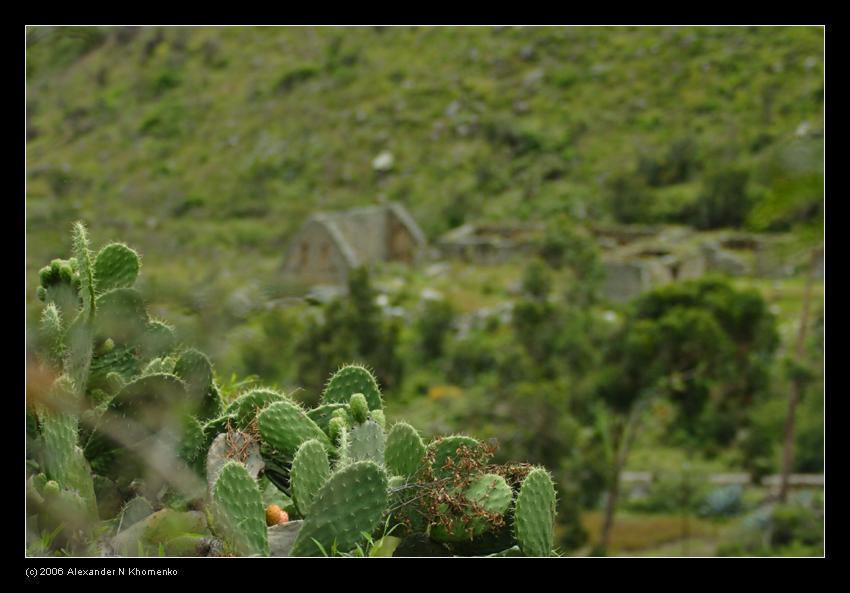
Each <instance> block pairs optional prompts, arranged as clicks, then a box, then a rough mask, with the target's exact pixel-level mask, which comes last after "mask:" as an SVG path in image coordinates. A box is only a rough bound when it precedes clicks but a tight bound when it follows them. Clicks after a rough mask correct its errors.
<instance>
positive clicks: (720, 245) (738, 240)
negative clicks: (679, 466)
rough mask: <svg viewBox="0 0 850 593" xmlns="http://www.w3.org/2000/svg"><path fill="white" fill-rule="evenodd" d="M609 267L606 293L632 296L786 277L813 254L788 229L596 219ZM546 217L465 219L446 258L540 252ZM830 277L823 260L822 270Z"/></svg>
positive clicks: (444, 249)
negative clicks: (681, 285) (708, 278)
mask: <svg viewBox="0 0 850 593" xmlns="http://www.w3.org/2000/svg"><path fill="white" fill-rule="evenodd" d="M590 230H591V232H592V233H593V235H594V237H595V238H596V240H597V241H598V243H599V246H600V249H601V252H602V261H603V266H604V269H605V282H604V284H603V288H602V292H603V294H604V296H605V297H606V298H608V299H610V300H612V301H615V302H625V301H628V300H631V299H632V298H634V297H635V296H637V295H638V294H640V293H642V292H644V291H646V290H649V289H650V288H653V287H656V286H661V285H664V284H667V283H669V282H674V281H677V280H687V279H691V278H698V277H700V276H702V275H704V274H706V273H711V272H717V273H720V274H725V275H729V276H756V277H763V278H786V277H790V276H793V275H795V274H797V273H799V272H800V271H801V267H802V266H805V263H806V261H807V259H806V258H807V255H806V253H800V252H799V251H797V252H794V250H793V248H792V243H790V241H789V239H790V237H788V236H781V235H776V236H771V235H764V234H761V235H760V234H753V233H745V232H740V231H731V230H720V231H710V232H698V231H694V230H693V229H691V228H689V227H681V226H640V225H619V226H607V227H606V226H601V225H591V227H590ZM544 231H545V226H544V225H542V224H514V225H511V224H487V225H471V224H466V225H463V226H461V227H458V228H456V229H454V230H452V231H450V232H449V233H447V234H446V235H444V236H443V237H442V238H441V239H440V241H439V242H438V244H437V247H438V249H439V251H440V253H441V255H442V256H443V257H446V258H456V259H461V260H464V261H467V262H471V263H476V264H485V265H486V264H500V263H504V262H507V261H510V260H512V259H515V258H517V257H527V256H529V255H531V254H533V253H536V251H537V248H538V246H539V244H540V240H541V238H542V236H543V233H544ZM816 275H817V277H818V278H822V277H823V265H822V261H821V265H820V266H819V268H818V270H817V271H816Z"/></svg>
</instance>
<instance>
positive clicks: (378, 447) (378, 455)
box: [342, 420, 385, 465]
mask: <svg viewBox="0 0 850 593" xmlns="http://www.w3.org/2000/svg"><path fill="white" fill-rule="evenodd" d="M384 443H385V437H384V431H383V429H382V428H381V427H380V426H378V425H377V424H376V423H375V422H372V421H371V420H368V421H366V422H364V423H363V424H361V425H359V426H356V427H354V428H352V429H351V430H350V431H349V433H348V442H347V444H346V448H345V450H344V451H342V457H343V459H344V463H352V462H355V461H366V460H368V461H374V462H375V463H377V464H378V465H383V464H384Z"/></svg>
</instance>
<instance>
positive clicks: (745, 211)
mask: <svg viewBox="0 0 850 593" xmlns="http://www.w3.org/2000/svg"><path fill="white" fill-rule="evenodd" d="M749 177H750V176H749V173H748V172H747V171H745V170H743V169H734V168H733V169H723V170H720V171H717V172H715V173H712V174H710V175H709V176H708V177H706V179H705V180H704V182H703V189H702V192H700V195H699V197H698V198H697V202H696V204H695V205H694V208H693V210H694V211H693V213H692V215H691V217H690V218H691V223H692V224H693V225H694V226H695V227H697V228H699V229H715V228H720V227H740V226H742V225H743V224H744V222H745V221H746V220H747V216H748V215H749V213H750V209H751V208H752V205H753V200H752V197H751V195H750V194H749V191H748V184H749Z"/></svg>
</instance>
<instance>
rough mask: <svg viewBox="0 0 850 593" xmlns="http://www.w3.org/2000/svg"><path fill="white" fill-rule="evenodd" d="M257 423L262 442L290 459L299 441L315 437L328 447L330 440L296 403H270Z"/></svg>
mask: <svg viewBox="0 0 850 593" xmlns="http://www.w3.org/2000/svg"><path fill="white" fill-rule="evenodd" d="M257 424H258V426H259V428H260V435H261V436H262V438H263V442H264V443H265V444H266V445H267V446H269V447H271V448H272V449H274V450H275V451H276V452H277V453H278V455H280V456H282V457H283V458H287V459H292V457H293V456H294V455H295V452H296V451H297V450H298V447H299V446H301V443H303V442H304V441H308V440H310V439H316V440H317V441H319V442H320V443H322V444H323V445H324V446H325V447H328V448H330V446H331V445H330V440H329V439H328V437H327V435H326V434H325V433H324V432H323V431H322V429H321V428H319V427H318V426H317V425H316V423H315V422H313V421H312V420H310V418H308V417H307V414H306V413H305V412H304V410H302V409H301V408H300V407H299V406H298V405H296V404H295V403H292V402H288V401H279V402H275V403H273V404H270V405H269V406H268V407H267V408H265V409H264V410H263V411H262V412H260V414H259V416H257Z"/></svg>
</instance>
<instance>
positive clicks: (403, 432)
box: [384, 422, 425, 477]
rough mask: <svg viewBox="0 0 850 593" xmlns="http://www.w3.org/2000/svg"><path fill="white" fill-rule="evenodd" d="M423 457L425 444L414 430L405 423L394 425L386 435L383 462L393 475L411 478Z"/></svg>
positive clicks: (417, 469)
mask: <svg viewBox="0 0 850 593" xmlns="http://www.w3.org/2000/svg"><path fill="white" fill-rule="evenodd" d="M424 457H425V444H424V443H423V442H422V438H421V437H420V436H419V433H417V432H416V429H415V428H413V427H412V426H411V425H410V424H407V423H405V422H398V423H396V424H395V425H394V426H393V427H392V429H390V432H389V434H388V435H387V444H386V447H385V451H384V460H385V463H386V465H387V471H389V472H390V473H391V474H393V475H397V476H405V477H411V476H413V475H414V474H416V472H417V471H419V468H420V467H421V466H422V459H423V458H424Z"/></svg>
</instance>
